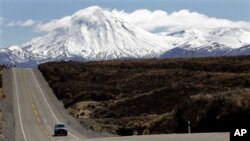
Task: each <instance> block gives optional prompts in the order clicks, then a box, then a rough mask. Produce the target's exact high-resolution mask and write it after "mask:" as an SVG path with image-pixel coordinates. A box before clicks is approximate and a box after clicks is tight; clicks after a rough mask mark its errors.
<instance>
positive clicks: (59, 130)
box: [54, 123, 68, 136]
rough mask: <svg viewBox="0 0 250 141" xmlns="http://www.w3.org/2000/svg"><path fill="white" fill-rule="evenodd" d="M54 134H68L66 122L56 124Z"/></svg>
mask: <svg viewBox="0 0 250 141" xmlns="http://www.w3.org/2000/svg"><path fill="white" fill-rule="evenodd" d="M54 135H55V136H58V135H64V136H67V135H68V129H67V127H66V126H65V124H63V123H58V124H55V128H54Z"/></svg>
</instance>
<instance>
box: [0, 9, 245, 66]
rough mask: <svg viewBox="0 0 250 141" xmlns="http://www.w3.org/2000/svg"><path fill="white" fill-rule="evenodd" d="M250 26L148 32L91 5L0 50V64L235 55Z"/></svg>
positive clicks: (30, 64)
mask: <svg viewBox="0 0 250 141" xmlns="http://www.w3.org/2000/svg"><path fill="white" fill-rule="evenodd" d="M249 38H250V31H247V30H244V29H238V28H226V29H225V28H220V29H210V30H205V29H202V30H201V29H199V30H198V29H197V30H195V29H190V30H181V31H175V32H169V33H158V34H153V33H150V32H148V31H145V30H143V29H141V28H139V27H136V26H135V25H132V24H130V23H128V22H127V21H125V20H123V19H121V18H120V17H119V16H118V15H116V14H114V13H113V12H112V11H109V10H106V9H102V8H100V7H97V6H94V7H89V8H86V9H83V10H80V11H78V12H76V13H74V14H73V15H71V16H68V18H67V26H64V27H60V28H57V29H55V30H54V31H53V32H50V33H48V34H47V35H45V36H41V37H37V38H34V39H32V40H31V41H29V42H27V43H24V44H23V45H21V46H16V45H15V46H11V47H9V48H5V49H0V64H16V65H19V66H35V65H37V64H39V63H44V62H48V61H60V60H77V61H89V60H108V59H117V58H157V57H192V56H219V55H240V54H244V55H245V54H249V53H250V47H249V45H250V39H249Z"/></svg>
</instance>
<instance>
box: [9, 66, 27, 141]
mask: <svg viewBox="0 0 250 141" xmlns="http://www.w3.org/2000/svg"><path fill="white" fill-rule="evenodd" d="M12 71H13V76H14V81H15V85H16V98H17V109H18V115H19V122H20V126H21V130H22V133H23V138H24V140H25V141H27V138H26V135H25V133H24V129H23V123H22V116H21V111H20V104H19V97H18V94H17V82H16V74H15V71H14V69H12Z"/></svg>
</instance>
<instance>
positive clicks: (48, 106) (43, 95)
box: [31, 70, 79, 140]
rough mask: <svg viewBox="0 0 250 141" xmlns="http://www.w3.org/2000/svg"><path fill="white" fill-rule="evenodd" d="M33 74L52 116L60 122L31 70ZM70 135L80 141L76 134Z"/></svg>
mask: <svg viewBox="0 0 250 141" xmlns="http://www.w3.org/2000/svg"><path fill="white" fill-rule="evenodd" d="M31 72H32V75H33V77H34V79H35V81H36V83H37V86H38V87H39V90H40V91H41V93H42V96H43V99H44V101H45V102H46V104H47V106H48V107H49V110H50V112H51V113H52V115H53V117H54V118H55V120H56V122H59V120H58V119H57V117H56V115H55V114H54V112H53V110H52V109H51V107H50V105H49V103H48V101H47V99H46V98H45V96H44V93H43V90H42V88H41V86H40V85H39V83H38V81H37V79H36V76H35V74H34V72H33V70H31ZM69 135H71V136H72V137H74V138H76V139H77V140H79V137H77V136H76V135H74V134H72V133H70V132H69Z"/></svg>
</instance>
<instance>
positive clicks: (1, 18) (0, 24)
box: [0, 17, 3, 27]
mask: <svg viewBox="0 0 250 141" xmlns="http://www.w3.org/2000/svg"><path fill="white" fill-rule="evenodd" d="M2 24H3V17H0V27H1V26H2Z"/></svg>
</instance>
